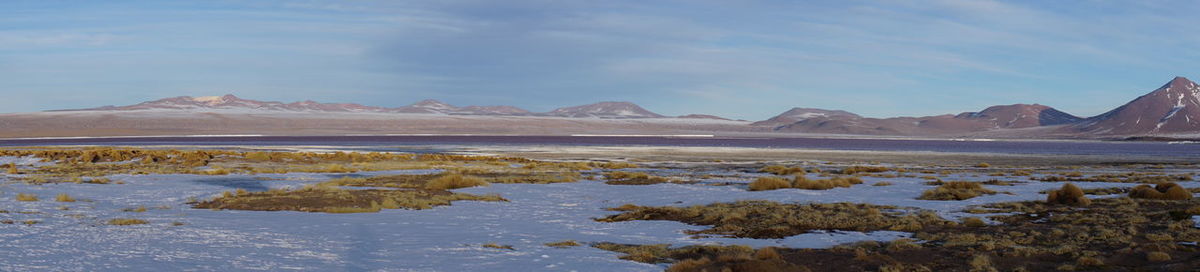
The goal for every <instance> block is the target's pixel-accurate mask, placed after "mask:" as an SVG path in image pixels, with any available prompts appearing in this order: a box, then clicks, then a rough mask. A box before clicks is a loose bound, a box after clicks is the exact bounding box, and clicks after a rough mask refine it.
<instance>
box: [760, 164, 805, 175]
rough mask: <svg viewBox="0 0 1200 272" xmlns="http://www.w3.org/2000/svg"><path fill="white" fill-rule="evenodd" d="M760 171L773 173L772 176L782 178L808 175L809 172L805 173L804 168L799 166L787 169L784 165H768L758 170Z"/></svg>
mask: <svg viewBox="0 0 1200 272" xmlns="http://www.w3.org/2000/svg"><path fill="white" fill-rule="evenodd" d="M758 171H759V172H763V173H771V174H775V175H780V176H789V175H795V174H804V173H807V171H805V170H804V168H803V167H799V166H793V167H787V166H784V165H767V166H764V167H763V168H761V169H758Z"/></svg>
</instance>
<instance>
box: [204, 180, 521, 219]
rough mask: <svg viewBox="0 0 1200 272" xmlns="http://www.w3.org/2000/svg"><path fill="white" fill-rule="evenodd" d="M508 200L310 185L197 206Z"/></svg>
mask: <svg viewBox="0 0 1200 272" xmlns="http://www.w3.org/2000/svg"><path fill="white" fill-rule="evenodd" d="M459 200H474V201H508V200H506V199H504V198H502V197H500V196H498V195H482V196H481V195H473V194H465V193H454V192H449V191H444V190H426V189H402V190H380V189H368V190H347V189H341V188H338V187H334V186H308V187H305V188H301V189H296V190H271V191H266V192H254V193H252V192H245V191H242V192H238V193H231V192H225V194H224V195H222V196H220V197H217V198H214V199H212V200H209V201H204V202H199V203H195V204H194V205H193V207H195V208H201V209H218V210H249V211H302V212H326V213H360V212H378V211H380V210H382V209H414V210H420V209H429V208H432V207H435V206H443V205H450V203H451V202H453V201H459Z"/></svg>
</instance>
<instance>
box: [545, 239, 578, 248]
mask: <svg viewBox="0 0 1200 272" xmlns="http://www.w3.org/2000/svg"><path fill="white" fill-rule="evenodd" d="M545 245H546V246H548V247H557V248H568V247H577V246H581V244H579V242H576V241H575V240H564V241H558V242H551V243H546V244H545Z"/></svg>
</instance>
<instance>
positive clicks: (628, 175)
mask: <svg viewBox="0 0 1200 272" xmlns="http://www.w3.org/2000/svg"><path fill="white" fill-rule="evenodd" d="M604 179H606V180H608V181H605V182H604V183H605V184H610V185H650V184H659V183H666V182H672V180H671V179H670V178H666V177H659V176H652V175H650V174H646V173H642V172H623V171H614V172H608V173H604Z"/></svg>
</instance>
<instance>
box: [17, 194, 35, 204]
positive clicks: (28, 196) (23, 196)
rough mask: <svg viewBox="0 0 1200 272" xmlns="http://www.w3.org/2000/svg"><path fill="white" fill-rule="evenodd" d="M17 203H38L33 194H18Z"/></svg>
mask: <svg viewBox="0 0 1200 272" xmlns="http://www.w3.org/2000/svg"><path fill="white" fill-rule="evenodd" d="M17 201H25V202H34V201H38V197H37V195H35V194H26V193H18V194H17Z"/></svg>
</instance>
